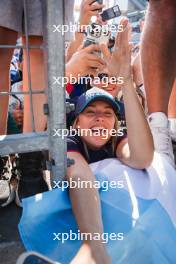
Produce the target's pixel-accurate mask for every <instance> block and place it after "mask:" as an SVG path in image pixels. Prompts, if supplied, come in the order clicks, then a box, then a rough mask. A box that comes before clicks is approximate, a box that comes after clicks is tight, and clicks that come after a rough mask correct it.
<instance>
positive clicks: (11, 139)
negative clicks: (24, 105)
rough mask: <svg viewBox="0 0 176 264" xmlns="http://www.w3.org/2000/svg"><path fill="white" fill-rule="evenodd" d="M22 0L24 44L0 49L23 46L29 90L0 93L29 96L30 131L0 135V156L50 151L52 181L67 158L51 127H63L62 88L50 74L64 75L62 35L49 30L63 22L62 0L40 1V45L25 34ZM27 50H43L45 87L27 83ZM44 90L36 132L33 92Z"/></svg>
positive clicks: (58, 177)
mask: <svg viewBox="0 0 176 264" xmlns="http://www.w3.org/2000/svg"><path fill="white" fill-rule="evenodd" d="M23 1H24V17H25V37H26V45H25V46H24V45H18V46H15V45H0V48H5V49H8V48H17V47H22V48H24V49H26V54H27V71H28V86H29V91H25V92H23V91H22V92H1V93H0V96H5V95H6V96H7V95H12V94H15V95H16V94H25V95H26V94H28V95H29V96H30V107H31V119H32V131H33V132H32V133H27V134H16V135H3V136H0V155H1V156H4V155H8V154H12V153H25V152H32V151H42V150H49V153H50V160H51V162H50V163H49V164H50V169H51V171H52V179H53V180H62V179H63V177H64V176H65V172H66V165H67V158H66V139H63V138H61V137H54V136H53V131H54V130H55V129H63V128H65V127H66V116H65V112H66V109H65V89H64V87H61V85H59V84H57V83H56V84H54V82H53V80H54V79H53V77H56V76H64V57H65V55H64V54H65V51H64V38H63V36H62V35H61V34H58V33H57V34H55V33H53V25H58V24H63V21H64V1H63V0H49V1H47V0H42V1H46V2H45V3H46V10H45V11H46V16H45V22H44V25H45V28H44V45H42V46H30V44H29V37H28V21H27V12H28V10H27V3H26V2H27V0H23ZM28 1H29V0H28ZM30 49H43V51H44V58H45V66H46V77H47V78H46V79H47V82H46V87H47V88H46V90H39V91H34V90H32V86H31V70H30ZM42 93H46V95H47V97H48V103H47V104H46V105H45V114H47V117H48V118H47V131H44V132H41V133H38V132H36V129H35V122H34V109H33V101H32V95H33V94H42Z"/></svg>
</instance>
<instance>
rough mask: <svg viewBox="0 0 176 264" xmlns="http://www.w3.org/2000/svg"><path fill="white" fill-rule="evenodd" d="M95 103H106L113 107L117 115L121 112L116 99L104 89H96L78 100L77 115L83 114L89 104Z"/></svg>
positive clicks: (87, 92) (92, 89)
mask: <svg viewBox="0 0 176 264" xmlns="http://www.w3.org/2000/svg"><path fill="white" fill-rule="evenodd" d="M95 101H105V102H107V103H109V104H110V105H111V106H112V108H113V110H114V112H115V113H116V114H119V112H120V107H119V105H118V104H117V103H116V101H115V99H114V97H113V96H112V95H111V94H110V93H108V92H106V91H104V90H103V89H99V88H97V87H94V88H91V89H90V90H88V91H86V92H85V93H83V94H82V95H80V97H79V98H78V100H77V104H76V109H75V115H76V116H77V115H79V114H80V113H82V112H83V111H84V109H85V108H86V107H87V106H88V105H89V104H91V103H93V102H95Z"/></svg>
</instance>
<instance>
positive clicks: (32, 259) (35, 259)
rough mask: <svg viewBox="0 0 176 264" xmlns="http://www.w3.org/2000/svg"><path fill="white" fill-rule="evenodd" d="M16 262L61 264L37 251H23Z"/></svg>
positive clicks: (22, 263) (21, 263)
mask: <svg viewBox="0 0 176 264" xmlns="http://www.w3.org/2000/svg"><path fill="white" fill-rule="evenodd" d="M16 264H61V263H59V262H55V261H53V260H51V259H49V258H47V257H45V256H43V255H41V254H39V253H37V252H33V251H31V252H25V253H23V254H21V255H20V257H19V258H18V260H17V262H16Z"/></svg>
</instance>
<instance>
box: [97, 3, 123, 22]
mask: <svg viewBox="0 0 176 264" xmlns="http://www.w3.org/2000/svg"><path fill="white" fill-rule="evenodd" d="M119 16H121V11H120V8H119V6H118V5H116V6H113V7H111V8H108V9H106V10H104V11H103V12H102V13H101V17H102V20H103V21H107V20H110V19H113V18H115V17H119Z"/></svg>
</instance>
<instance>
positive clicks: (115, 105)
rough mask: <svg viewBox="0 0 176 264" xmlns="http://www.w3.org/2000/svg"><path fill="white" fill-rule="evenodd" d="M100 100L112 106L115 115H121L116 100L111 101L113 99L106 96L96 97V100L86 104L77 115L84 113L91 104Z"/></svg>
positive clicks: (93, 99)
mask: <svg viewBox="0 0 176 264" xmlns="http://www.w3.org/2000/svg"><path fill="white" fill-rule="evenodd" d="M99 100H101V101H104V102H107V103H108V104H109V105H111V106H112V108H113V110H114V112H115V114H119V112H120V107H119V106H118V104H117V103H116V102H115V100H114V101H113V100H111V98H109V97H108V96H105V95H96V96H95V97H94V98H91V99H90V100H89V101H87V102H86V104H85V105H84V107H82V108H81V109H80V110H79V112H78V113H77V114H80V113H82V112H83V111H84V110H85V109H86V107H88V106H89V105H90V104H91V103H93V102H96V101H99Z"/></svg>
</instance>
